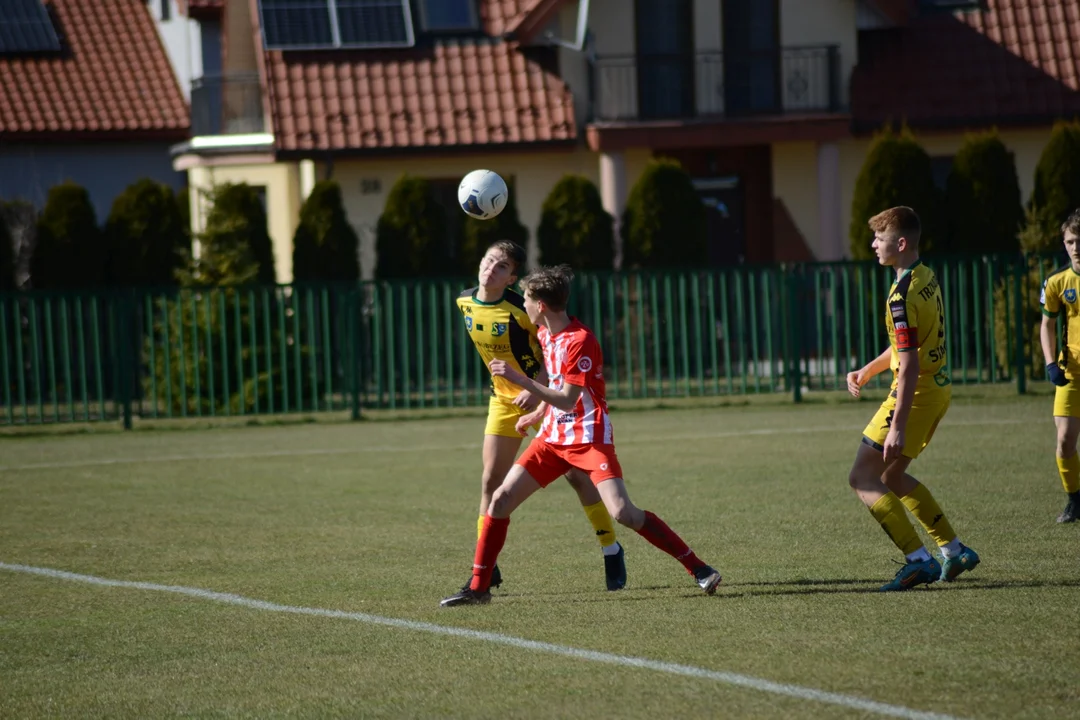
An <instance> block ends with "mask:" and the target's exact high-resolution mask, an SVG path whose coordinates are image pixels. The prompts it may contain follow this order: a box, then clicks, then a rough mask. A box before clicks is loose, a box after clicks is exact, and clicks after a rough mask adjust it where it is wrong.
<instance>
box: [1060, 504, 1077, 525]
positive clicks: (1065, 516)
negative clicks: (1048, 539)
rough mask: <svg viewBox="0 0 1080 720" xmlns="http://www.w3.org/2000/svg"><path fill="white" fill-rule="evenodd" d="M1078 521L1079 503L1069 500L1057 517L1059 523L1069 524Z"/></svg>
mask: <svg viewBox="0 0 1080 720" xmlns="http://www.w3.org/2000/svg"><path fill="white" fill-rule="evenodd" d="M1077 520H1080V501H1077V500H1073V499H1072V498H1069V504H1068V505H1066V506H1065V509H1064V510H1062V511H1061V514H1060V515H1058V516H1057V521H1058V522H1059V523H1071V522H1076V521H1077Z"/></svg>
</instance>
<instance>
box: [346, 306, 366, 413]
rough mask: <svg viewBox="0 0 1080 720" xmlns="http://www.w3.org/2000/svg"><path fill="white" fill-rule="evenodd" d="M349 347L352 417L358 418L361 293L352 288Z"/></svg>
mask: <svg viewBox="0 0 1080 720" xmlns="http://www.w3.org/2000/svg"><path fill="white" fill-rule="evenodd" d="M349 298H350V300H351V302H350V303H349V313H348V318H349V326H348V327H349V330H348V335H349V348H350V350H351V351H352V352H351V353H350V355H351V357H350V358H349V360H350V364H351V365H352V419H353V420H359V419H360V317H361V303H362V302H363V294H362V293H361V291H360V290H355V289H354V290H353V291H352V292H351V293H350V294H349Z"/></svg>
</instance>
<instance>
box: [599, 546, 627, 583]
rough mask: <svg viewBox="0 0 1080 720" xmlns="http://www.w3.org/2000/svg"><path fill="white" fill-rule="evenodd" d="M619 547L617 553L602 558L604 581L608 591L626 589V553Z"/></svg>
mask: <svg viewBox="0 0 1080 720" xmlns="http://www.w3.org/2000/svg"><path fill="white" fill-rule="evenodd" d="M618 545H619V552H617V553H615V554H614V555H605V556H604V579H605V580H606V581H607V589H608V590H622V589H623V588H624V587H626V553H625V552H623V546H622V544H621V543H618Z"/></svg>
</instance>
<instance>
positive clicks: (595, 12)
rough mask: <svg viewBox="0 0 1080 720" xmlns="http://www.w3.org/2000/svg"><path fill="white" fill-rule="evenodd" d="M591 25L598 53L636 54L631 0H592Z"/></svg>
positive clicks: (590, 6) (594, 46) (590, 5)
mask: <svg viewBox="0 0 1080 720" xmlns="http://www.w3.org/2000/svg"><path fill="white" fill-rule="evenodd" d="M589 27H590V28H591V29H592V31H593V33H594V34H595V36H596V37H595V40H594V45H593V49H594V50H595V51H596V54H597V55H633V54H634V3H633V2H632V1H631V0H592V2H591V3H590V4H589Z"/></svg>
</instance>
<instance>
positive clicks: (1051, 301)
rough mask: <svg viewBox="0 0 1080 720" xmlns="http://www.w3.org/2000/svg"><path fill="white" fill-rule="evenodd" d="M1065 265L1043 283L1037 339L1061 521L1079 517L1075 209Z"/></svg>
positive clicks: (1079, 274) (1079, 224)
mask: <svg viewBox="0 0 1080 720" xmlns="http://www.w3.org/2000/svg"><path fill="white" fill-rule="evenodd" d="M1061 232H1062V235H1063V238H1064V242H1065V252H1066V253H1068V255H1069V264H1068V265H1066V266H1065V267H1063V268H1061V269H1060V270H1057V271H1055V272H1054V273H1053V274H1052V275H1050V276H1049V277H1047V278H1046V282H1045V283H1043V290H1042V297H1041V298H1040V300H1041V302H1042V312H1043V320H1042V327H1041V328H1040V332H1039V337H1040V339H1041V340H1042V349H1043V356H1044V358H1045V359H1046V374H1047V376H1048V377H1049V378H1050V382H1052V383H1054V385H1057V389H1056V390H1055V391H1054V425H1055V426H1057V466H1058V472H1059V473H1061V484H1062V485H1063V486H1064V487H1065V492H1066V494H1068V496H1069V499H1068V502H1067V503H1066V505H1065V509H1064V510H1062V511H1061V514H1060V515H1058V518H1057V521H1058V522H1059V523H1071V522H1076V519H1077V518H1078V517H1080V457H1077V455H1076V438H1077V435H1080V300H1078V299H1077V295H1078V294H1080V209H1077V210H1074V211H1073V213H1072V215H1070V216H1069V219H1068V220H1066V221H1065V224H1064V225H1062V226H1061ZM1063 310H1064V312H1065V334H1064V337H1062V338H1061V353H1060V354H1058V353H1057V352H1056V351H1057V317H1058V316H1059V315H1060V314H1061V312H1062V311H1063Z"/></svg>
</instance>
